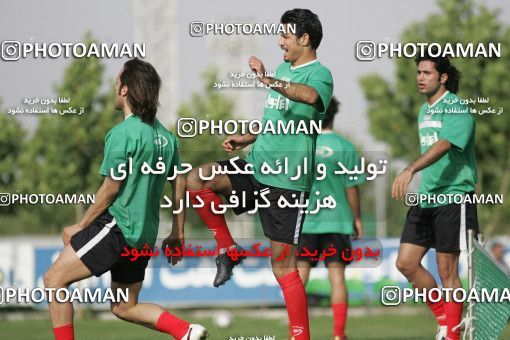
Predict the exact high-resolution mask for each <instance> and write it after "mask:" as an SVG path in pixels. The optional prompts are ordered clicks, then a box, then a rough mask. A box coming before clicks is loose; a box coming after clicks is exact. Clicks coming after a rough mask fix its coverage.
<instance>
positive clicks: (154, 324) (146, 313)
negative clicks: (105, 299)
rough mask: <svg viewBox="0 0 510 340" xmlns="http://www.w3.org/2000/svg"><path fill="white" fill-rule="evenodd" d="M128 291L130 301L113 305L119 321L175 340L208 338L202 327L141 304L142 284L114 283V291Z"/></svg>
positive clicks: (146, 304) (150, 305) (162, 310)
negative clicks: (158, 332) (155, 331)
mask: <svg viewBox="0 0 510 340" xmlns="http://www.w3.org/2000/svg"><path fill="white" fill-rule="evenodd" d="M117 289H121V290H124V291H125V290H127V291H128V301H126V302H124V301H119V302H116V303H112V304H111V306H110V308H111V311H112V313H113V314H114V315H115V316H117V317H118V318H119V319H122V320H125V321H129V322H132V323H136V324H139V325H142V326H145V327H148V328H152V329H155V330H158V331H160V332H162V333H166V334H169V335H171V336H173V337H174V338H175V339H186V340H188V339H189V340H201V339H205V338H207V335H208V334H207V331H206V330H205V328H204V327H202V326H200V325H194V324H190V323H189V322H187V321H185V320H182V319H180V318H178V317H177V316H175V315H173V314H171V313H169V312H167V311H166V310H164V309H163V308H162V307H160V306H159V305H156V304H153V303H139V302H138V295H139V294H140V290H141V289H142V282H135V283H118V282H112V290H113V291H117Z"/></svg>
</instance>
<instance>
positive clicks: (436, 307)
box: [427, 290, 446, 326]
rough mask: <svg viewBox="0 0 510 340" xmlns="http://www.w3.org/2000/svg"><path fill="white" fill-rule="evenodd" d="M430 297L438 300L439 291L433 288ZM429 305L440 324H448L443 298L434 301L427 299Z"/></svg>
mask: <svg viewBox="0 0 510 340" xmlns="http://www.w3.org/2000/svg"><path fill="white" fill-rule="evenodd" d="M430 297H431V298H432V300H434V301H436V300H437V298H438V297H439V292H437V291H436V290H433V291H432V294H431V295H430ZM427 305H428V306H429V308H430V310H431V311H432V313H434V315H435V316H436V319H437V323H438V324H439V326H446V315H445V314H444V302H443V300H439V301H437V302H432V301H430V300H429V299H427Z"/></svg>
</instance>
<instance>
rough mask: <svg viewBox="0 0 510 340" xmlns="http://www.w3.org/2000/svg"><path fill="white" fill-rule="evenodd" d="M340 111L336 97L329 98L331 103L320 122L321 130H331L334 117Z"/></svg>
mask: <svg viewBox="0 0 510 340" xmlns="http://www.w3.org/2000/svg"><path fill="white" fill-rule="evenodd" d="M339 110H340V102H339V101H338V99H336V97H334V96H333V97H331V101H330V102H329V106H328V109H327V110H326V114H325V115H324V119H323V120H322V127H323V128H328V129H329V128H333V121H334V120H335V115H336V114H337V113H338V111H339Z"/></svg>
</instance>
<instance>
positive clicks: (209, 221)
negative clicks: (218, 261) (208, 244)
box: [189, 189, 234, 249]
mask: <svg viewBox="0 0 510 340" xmlns="http://www.w3.org/2000/svg"><path fill="white" fill-rule="evenodd" d="M189 194H190V198H191V202H192V203H193V204H198V203H200V202H199V201H198V200H197V198H196V197H197V196H199V197H200V198H201V199H202V201H204V206H203V207H202V208H195V210H196V212H197V213H198V215H200V217H201V218H202V221H204V223H205V224H206V225H207V227H208V228H209V230H210V231H211V232H212V233H213V237H214V239H215V240H216V242H217V243H218V248H220V249H221V248H228V247H230V246H231V245H233V244H234V240H233V239H232V235H230V231H229V230H228V227H227V222H226V221H225V216H223V215H216V214H215V213H214V212H213V211H212V209H211V204H214V206H215V207H216V206H218V204H221V198H220V196H219V195H218V194H216V193H215V192H213V191H212V190H211V189H203V190H196V191H191V190H190V191H189Z"/></svg>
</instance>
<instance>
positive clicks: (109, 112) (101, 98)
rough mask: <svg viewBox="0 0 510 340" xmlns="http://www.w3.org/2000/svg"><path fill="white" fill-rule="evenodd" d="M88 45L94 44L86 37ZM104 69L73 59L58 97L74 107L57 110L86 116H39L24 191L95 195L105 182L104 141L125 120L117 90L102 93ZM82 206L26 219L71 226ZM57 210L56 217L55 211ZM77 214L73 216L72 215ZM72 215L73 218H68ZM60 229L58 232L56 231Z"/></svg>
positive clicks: (38, 211) (46, 209)
mask: <svg viewBox="0 0 510 340" xmlns="http://www.w3.org/2000/svg"><path fill="white" fill-rule="evenodd" d="M86 41H87V43H88V44H90V43H91V42H92V39H91V37H90V35H87V38H86ZM103 71H104V66H103V64H102V63H101V61H100V60H99V59H97V58H80V59H74V60H73V61H72V62H71V63H70V64H69V66H68V67H67V69H66V72H65V76H64V79H63V82H62V84H60V85H59V86H57V88H56V92H57V94H58V97H64V98H65V97H69V98H70V103H69V104H64V103H60V104H58V105H56V106H55V108H56V109H58V110H64V109H67V108H68V107H69V106H71V107H73V108H75V109H78V111H79V108H81V107H83V108H84V113H83V114H82V115H78V114H65V115H58V114H53V115H45V116H42V117H40V120H39V125H38V128H37V130H36V132H35V135H34V136H33V138H32V139H31V140H30V143H28V145H27V148H26V150H25V152H24V153H23V157H22V162H21V163H22V166H23V168H22V173H23V181H22V182H20V185H21V189H22V191H23V192H30V193H32V192H34V193H62V194H64V193H69V194H75V193H76V194H81V193H84V194H85V193H95V192H96V190H97V188H98V187H99V185H100V184H101V180H102V178H101V176H100V175H99V173H98V171H99V166H100V162H101V159H102V155H103V147H104V138H105V135H106V133H107V132H108V130H109V129H111V128H112V127H113V126H114V125H115V124H116V122H119V121H120V120H121V116H120V115H119V114H118V113H116V112H115V108H114V96H113V86H111V87H110V88H111V89H112V90H111V91H109V92H108V93H107V94H104V93H101V92H100V90H101V85H102V76H103ZM83 208H84V207H82V206H81V205H76V206H75V207H74V209H73V208H72V207H69V206H53V205H48V206H38V207H35V208H34V209H32V210H33V212H34V214H35V215H36V216H37V218H34V214H32V216H30V217H28V220H29V221H30V223H38V224H43V225H44V228H47V227H48V226H52V230H55V228H60V227H61V226H62V225H63V224H66V223H72V222H73V219H72V217H71V216H73V215H74V220H78V219H79V218H81V216H82V214H83ZM57 211H58V213H57ZM72 211H74V214H73V213H72ZM70 217H71V220H69V218H70ZM46 230H47V229H46ZM57 230H59V229H57Z"/></svg>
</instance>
